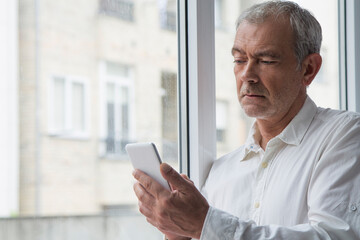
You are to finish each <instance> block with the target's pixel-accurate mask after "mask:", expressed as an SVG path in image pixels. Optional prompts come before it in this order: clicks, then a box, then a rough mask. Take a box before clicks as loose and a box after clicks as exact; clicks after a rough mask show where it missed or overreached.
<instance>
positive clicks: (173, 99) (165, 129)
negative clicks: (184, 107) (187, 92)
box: [161, 72, 178, 161]
mask: <svg viewBox="0 0 360 240" xmlns="http://www.w3.org/2000/svg"><path fill="white" fill-rule="evenodd" d="M161 88H162V90H163V91H162V99H161V100H162V101H161V106H162V145H163V146H162V148H163V156H164V157H163V158H164V160H165V161H177V156H178V147H177V145H178V144H177V139H178V134H177V133H178V131H177V125H178V123H177V118H178V117H177V116H178V115H177V76H176V73H169V72H163V73H162V74H161Z"/></svg>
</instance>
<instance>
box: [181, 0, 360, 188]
mask: <svg viewBox="0 0 360 240" xmlns="http://www.w3.org/2000/svg"><path fill="white" fill-rule="evenodd" d="M178 1H179V2H178V4H179V6H178V9H179V14H178V35H179V47H180V50H179V58H180V61H179V90H180V94H179V97H180V101H179V104H180V106H179V109H180V114H179V116H180V121H179V122H180V127H179V129H180V134H179V136H180V140H179V144H180V148H179V149H180V152H179V155H180V157H179V159H180V169H181V171H182V172H184V173H188V174H189V175H190V177H191V179H192V180H193V181H194V183H195V185H196V186H197V187H201V186H202V185H203V184H204V182H205V180H206V177H207V174H208V172H209V168H210V167H211V164H212V162H213V161H214V159H215V158H216V150H215V149H216V135H215V132H216V124H215V114H216V113H215V98H216V96H215V73H214V68H215V67H214V66H215V64H214V61H215V60H214V59H215V54H214V53H215V50H214V0H197V1H193V0H178ZM339 4H340V7H339V9H340V10H339V11H340V23H339V24H340V32H339V35H340V55H341V60H340V65H341V66H340V69H341V70H340V73H341V74H340V76H341V77H340V79H341V80H340V84H341V93H340V100H341V107H342V109H347V110H350V111H357V112H360V69H359V68H356V66H357V65H356V63H357V64H359V62H360V46H359V44H357V43H359V42H360V20H359V15H358V14H356V13H359V12H360V1H358V0H339ZM341 6H342V7H341ZM345 9H346V12H345ZM344 16H345V17H346V23H344V24H343V26H342V24H341V23H343V19H345V18H344ZM187 28H188V29H187ZM345 46H346V47H345ZM230 48H231V46H229V49H230Z"/></svg>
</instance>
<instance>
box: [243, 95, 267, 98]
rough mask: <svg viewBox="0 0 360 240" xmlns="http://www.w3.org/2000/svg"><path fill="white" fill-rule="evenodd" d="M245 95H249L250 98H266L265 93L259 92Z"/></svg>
mask: <svg viewBox="0 0 360 240" xmlns="http://www.w3.org/2000/svg"><path fill="white" fill-rule="evenodd" d="M243 97H249V98H265V96H263V95H258V94H244V95H243Z"/></svg>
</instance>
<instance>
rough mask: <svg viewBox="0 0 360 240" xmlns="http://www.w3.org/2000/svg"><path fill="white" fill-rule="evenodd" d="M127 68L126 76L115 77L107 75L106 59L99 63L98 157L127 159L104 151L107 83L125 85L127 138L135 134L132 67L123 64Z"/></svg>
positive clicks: (133, 136) (118, 85) (119, 86)
mask: <svg viewBox="0 0 360 240" xmlns="http://www.w3.org/2000/svg"><path fill="white" fill-rule="evenodd" d="M125 66H127V67H128V68H129V76H128V77H121V76H118V77H115V76H109V75H107V74H106V61H101V62H100V64H99V79H100V93H99V96H100V113H101V115H100V148H99V155H100V157H106V158H108V159H119V157H120V159H124V160H126V159H128V158H127V157H126V156H124V155H123V154H121V153H119V154H117V153H115V154H111V153H107V152H106V144H105V142H104V140H105V139H106V137H107V128H108V126H107V108H106V102H107V98H106V95H105V93H106V86H107V84H108V83H112V84H114V85H115V86H116V88H121V87H127V88H128V94H129V139H134V140H135V136H136V131H135V120H136V116H135V86H134V74H133V71H132V68H131V67H130V66H128V65H125Z"/></svg>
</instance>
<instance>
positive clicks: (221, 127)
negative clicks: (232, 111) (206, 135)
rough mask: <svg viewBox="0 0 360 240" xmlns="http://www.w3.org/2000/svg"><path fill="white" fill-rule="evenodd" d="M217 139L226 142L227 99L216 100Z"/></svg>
mask: <svg viewBox="0 0 360 240" xmlns="http://www.w3.org/2000/svg"><path fill="white" fill-rule="evenodd" d="M216 111H217V114H216V141H217V142H220V143H226V126H227V118H228V114H229V112H228V109H227V103H226V102H225V101H220V100H217V101H216Z"/></svg>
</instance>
